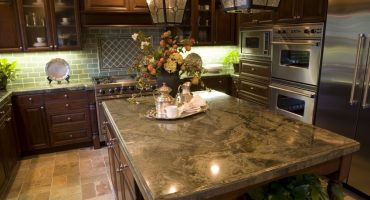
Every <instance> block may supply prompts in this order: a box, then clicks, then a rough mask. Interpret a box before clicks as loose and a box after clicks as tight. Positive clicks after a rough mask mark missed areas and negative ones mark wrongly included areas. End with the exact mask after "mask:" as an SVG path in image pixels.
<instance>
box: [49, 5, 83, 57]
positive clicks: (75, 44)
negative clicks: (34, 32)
mask: <svg viewBox="0 0 370 200" xmlns="http://www.w3.org/2000/svg"><path fill="white" fill-rule="evenodd" d="M50 6H51V21H52V25H53V39H54V41H53V43H54V46H53V47H54V49H58V50H67V49H68V50H70V49H80V48H81V44H80V18H79V15H78V13H79V11H78V10H79V9H78V1H77V0H72V1H62V0H51V1H50Z"/></svg>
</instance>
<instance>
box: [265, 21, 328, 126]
mask: <svg viewBox="0 0 370 200" xmlns="http://www.w3.org/2000/svg"><path fill="white" fill-rule="evenodd" d="M322 36H323V24H303V25H302V24H300V25H289V26H274V27H273V41H272V42H271V43H272V71H271V77H272V78H271V84H270V86H269V87H270V97H271V98H270V108H271V109H273V110H275V111H277V112H279V113H281V114H284V115H286V116H288V117H291V118H294V119H298V120H301V121H303V122H306V123H310V124H312V122H313V116H314V115H313V113H314V107H315V96H316V90H317V83H318V77H319V71H320V64H321V54H322Z"/></svg>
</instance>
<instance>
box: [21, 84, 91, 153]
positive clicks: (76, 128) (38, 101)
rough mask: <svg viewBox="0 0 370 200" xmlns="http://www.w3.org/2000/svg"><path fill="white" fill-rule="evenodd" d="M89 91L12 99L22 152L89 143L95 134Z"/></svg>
mask: <svg viewBox="0 0 370 200" xmlns="http://www.w3.org/2000/svg"><path fill="white" fill-rule="evenodd" d="M90 93H93V91H85V90H83V91H66V92H50V93H45V94H37V95H19V96H15V97H14V102H15V106H16V110H17V112H16V116H17V122H18V127H19V129H20V134H21V135H20V136H21V138H25V139H22V140H21V145H22V150H23V153H25V154H32V153H34V152H36V151H37V150H45V149H51V148H56V147H61V146H68V145H78V144H81V145H84V144H89V145H90V144H91V142H92V135H93V134H94V135H96V134H98V133H97V127H96V126H97V123H91V122H93V120H92V119H96V112H91V111H92V110H93V111H96V110H95V107H94V106H95V100H94V98H93V96H94V95H89V94H90Z"/></svg>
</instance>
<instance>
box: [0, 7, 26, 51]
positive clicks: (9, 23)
mask: <svg viewBox="0 0 370 200" xmlns="http://www.w3.org/2000/svg"><path fill="white" fill-rule="evenodd" d="M0 30H1V31H0V52H17V51H22V50H23V46H22V41H21V33H20V27H19V21H18V18H17V6H16V1H11V0H9V1H5V2H3V3H0Z"/></svg>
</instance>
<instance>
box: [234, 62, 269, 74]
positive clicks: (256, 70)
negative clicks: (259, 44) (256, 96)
mask: <svg viewBox="0 0 370 200" xmlns="http://www.w3.org/2000/svg"><path fill="white" fill-rule="evenodd" d="M270 66H271V63H264V62H258V61H248V62H246V61H242V64H241V72H240V75H241V76H243V75H246V76H260V77H270V73H271V72H270Z"/></svg>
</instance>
